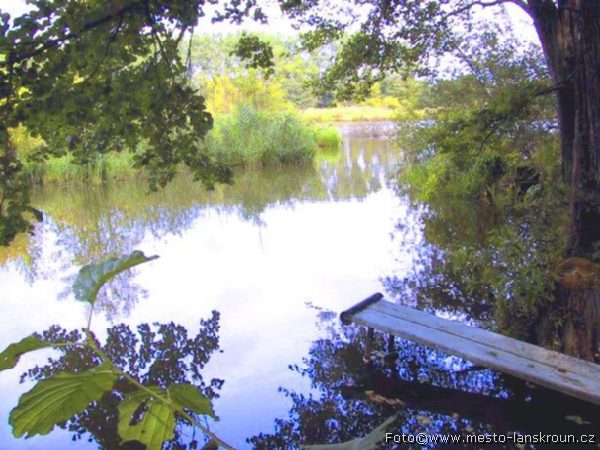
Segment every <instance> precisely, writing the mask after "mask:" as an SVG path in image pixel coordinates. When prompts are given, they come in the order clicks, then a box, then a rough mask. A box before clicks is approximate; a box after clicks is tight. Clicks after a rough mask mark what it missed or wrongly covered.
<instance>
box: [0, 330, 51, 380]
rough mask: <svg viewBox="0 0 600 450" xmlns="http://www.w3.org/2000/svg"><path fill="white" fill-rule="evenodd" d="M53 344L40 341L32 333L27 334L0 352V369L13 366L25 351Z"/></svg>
mask: <svg viewBox="0 0 600 450" xmlns="http://www.w3.org/2000/svg"><path fill="white" fill-rule="evenodd" d="M53 345H54V344H52V343H51V342H46V341H42V340H41V339H38V338H37V337H35V336H34V335H31V336H27V337H26V338H25V339H22V340H21V341H19V342H17V343H16V344H14V343H13V344H10V345H9V346H8V347H6V348H5V349H4V350H3V351H2V353H0V371H2V370H6V369H12V368H13V367H15V366H16V365H17V363H18V362H19V359H20V358H21V355H23V354H25V353H28V352H32V351H34V350H39V349H40V348H46V347H52V346H53Z"/></svg>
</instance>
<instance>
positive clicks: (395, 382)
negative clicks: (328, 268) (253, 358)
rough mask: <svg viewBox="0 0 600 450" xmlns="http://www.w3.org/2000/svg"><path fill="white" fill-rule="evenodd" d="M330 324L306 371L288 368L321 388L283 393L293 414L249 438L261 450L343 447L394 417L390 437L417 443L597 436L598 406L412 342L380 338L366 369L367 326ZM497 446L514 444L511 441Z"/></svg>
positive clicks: (304, 367) (304, 364)
mask: <svg viewBox="0 0 600 450" xmlns="http://www.w3.org/2000/svg"><path fill="white" fill-rule="evenodd" d="M322 327H323V329H324V333H323V335H322V337H321V338H320V339H318V340H316V341H315V342H314V343H313V344H312V346H311V348H310V350H309V353H308V356H307V357H305V358H303V360H302V365H301V366H296V365H294V366H291V367H290V369H291V370H292V371H294V372H297V373H300V374H301V375H302V376H304V377H306V378H307V379H309V380H310V382H311V387H312V388H313V390H312V391H311V392H310V393H309V394H308V395H307V394H305V393H304V392H299V391H297V390H295V389H289V388H285V387H284V388H282V391H283V394H284V395H285V396H286V397H288V398H289V399H290V400H291V401H292V407H291V408H290V410H289V411H288V413H287V417H286V418H280V419H278V420H277V421H276V423H275V431H274V432H272V433H268V432H263V433H259V434H258V435H256V436H254V437H252V438H250V439H249V442H250V443H251V444H252V446H253V447H254V448H260V449H288V448H298V447H299V446H300V445H305V444H314V443H335V442H344V441H348V440H351V439H353V438H355V437H357V436H364V435H366V434H367V433H369V432H370V431H372V430H373V429H375V428H376V427H377V426H378V425H379V424H381V423H382V422H383V421H384V420H385V419H387V418H388V417H392V416H394V415H396V420H395V421H394V423H393V424H392V425H391V426H390V428H389V431H392V432H394V433H397V434H402V433H404V434H407V435H408V434H410V435H412V436H415V435H416V434H417V433H426V434H429V435H432V434H437V435H439V434H447V433H454V434H462V435H471V434H474V433H477V434H480V433H488V434H490V435H491V434H492V433H494V432H495V433H509V432H519V433H531V434H537V433H540V432H541V433H559V432H560V433H572V434H575V435H577V436H579V435H581V434H584V433H589V434H593V433H595V432H596V431H597V428H596V426H595V424H594V421H597V420H598V419H599V413H598V408H596V407H592V406H591V405H589V404H585V403H584V402H580V401H574V400H571V399H569V398H566V397H563V396H561V395H558V394H552V393H549V392H548V391H545V390H538V391H536V390H533V391H532V390H529V389H525V390H523V386H521V385H520V383H519V382H516V381H514V380H511V379H508V378H505V377H501V376H500V375H498V374H497V373H495V372H493V371H491V370H488V369H482V368H481V367H476V366H472V365H470V364H469V363H466V362H464V361H462V360H460V359H458V358H455V357H451V356H448V355H444V354H443V353H440V352H436V351H433V350H427V349H425V348H423V347H421V346H418V345H416V344H414V343H411V342H408V341H404V340H398V339H397V340H394V341H392V342H393V348H392V349H390V348H389V347H387V346H389V345H390V343H391V342H390V341H384V338H383V336H381V335H378V334H376V345H377V348H379V349H381V352H379V354H378V355H376V356H375V357H374V358H373V359H372V360H371V362H370V363H369V364H367V365H365V364H364V362H363V359H362V358H363V355H364V351H365V349H364V342H365V340H366V333H365V332H364V329H358V328H356V327H344V328H343V329H342V328H341V327H340V326H339V325H338V323H337V321H333V319H331V318H326V319H325V320H323V321H322ZM386 347H387V348H386ZM390 350H391V351H390ZM519 389H521V391H520V392H519ZM595 423H597V422H595ZM431 447H437V446H436V445H431ZM442 447H444V448H448V447H446V446H442ZM492 447H493V446H492ZM381 448H396V447H394V446H393V445H392V444H390V445H388V446H384V445H382V446H381ZM406 448H421V446H416V445H413V446H412V447H411V446H408V445H407V446H406ZM450 448H454V447H450ZM458 448H477V446H473V445H471V446H468V445H467V446H458ZM494 448H515V445H513V444H512V443H510V442H508V443H507V444H506V445H498V446H496V447H494Z"/></svg>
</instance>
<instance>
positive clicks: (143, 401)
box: [118, 386, 175, 450]
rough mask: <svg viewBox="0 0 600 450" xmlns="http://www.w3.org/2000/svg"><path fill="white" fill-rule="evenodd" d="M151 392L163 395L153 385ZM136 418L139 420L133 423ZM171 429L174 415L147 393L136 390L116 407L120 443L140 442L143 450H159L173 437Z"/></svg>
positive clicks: (168, 408)
mask: <svg viewBox="0 0 600 450" xmlns="http://www.w3.org/2000/svg"><path fill="white" fill-rule="evenodd" d="M150 389H151V390H153V391H155V392H157V393H162V395H163V396H166V394H165V393H163V392H162V391H161V390H160V389H159V388H157V387H155V386H154V387H151V388H150ZM138 415H139V420H137V421H136V423H133V424H132V423H131V421H132V418H134V416H138ZM136 418H137V417H136ZM174 429H175V412H174V411H173V410H172V409H171V408H170V407H169V406H168V405H167V404H165V403H164V402H162V401H160V400H157V399H156V398H154V397H153V396H152V395H151V394H150V393H148V392H146V391H143V390H137V391H135V392H133V393H132V394H130V395H128V396H127V398H126V399H125V400H123V401H122V402H121V403H120V404H119V426H118V430H119V436H121V439H122V440H123V442H128V441H139V442H141V443H142V444H145V445H146V450H160V449H161V448H162V445H163V442H164V441H167V440H169V439H172V438H173V435H174Z"/></svg>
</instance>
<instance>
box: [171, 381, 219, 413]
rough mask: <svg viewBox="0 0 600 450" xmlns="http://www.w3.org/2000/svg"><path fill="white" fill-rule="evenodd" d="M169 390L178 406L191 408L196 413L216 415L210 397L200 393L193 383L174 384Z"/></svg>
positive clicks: (172, 399)
mask: <svg viewBox="0 0 600 450" xmlns="http://www.w3.org/2000/svg"><path fill="white" fill-rule="evenodd" d="M167 391H168V393H169V398H170V399H171V401H172V402H173V403H175V404H176V405H177V406H180V407H181V408H188V409H191V410H192V411H194V412H195V413H196V414H204V415H207V416H211V417H213V418H215V417H216V416H215V411H214V410H213V407H212V403H211V402H210V399H209V398H208V397H205V396H204V395H202V394H200V393H199V392H198V389H197V388H196V387H194V386H192V385H191V384H172V385H171V386H169V387H168V389H167Z"/></svg>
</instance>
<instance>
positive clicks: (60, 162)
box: [25, 152, 138, 184]
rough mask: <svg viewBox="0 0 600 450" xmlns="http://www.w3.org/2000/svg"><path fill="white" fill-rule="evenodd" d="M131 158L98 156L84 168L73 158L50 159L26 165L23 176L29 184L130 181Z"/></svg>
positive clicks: (66, 156) (126, 155) (127, 155)
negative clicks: (25, 176)
mask: <svg viewBox="0 0 600 450" xmlns="http://www.w3.org/2000/svg"><path fill="white" fill-rule="evenodd" d="M137 173H138V171H137V170H136V169H134V168H133V155H132V154H131V153H129V152H121V153H110V154H107V155H101V156H100V157H99V158H98V160H97V161H96V162H95V163H94V164H89V165H86V166H82V165H78V164H75V163H74V162H73V157H72V155H65V156H61V157H50V158H48V160H46V161H44V162H28V163H26V164H25V174H26V175H27V176H28V178H29V180H30V182H31V183H34V184H42V183H75V184H77V183H91V184H101V183H104V182H106V181H109V180H122V179H126V178H133V177H134V176H135V175H136V174H137Z"/></svg>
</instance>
